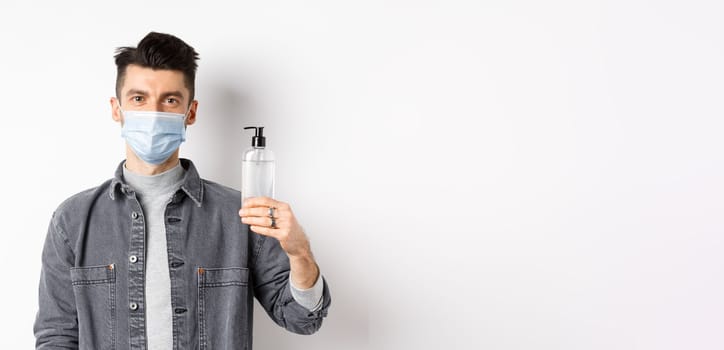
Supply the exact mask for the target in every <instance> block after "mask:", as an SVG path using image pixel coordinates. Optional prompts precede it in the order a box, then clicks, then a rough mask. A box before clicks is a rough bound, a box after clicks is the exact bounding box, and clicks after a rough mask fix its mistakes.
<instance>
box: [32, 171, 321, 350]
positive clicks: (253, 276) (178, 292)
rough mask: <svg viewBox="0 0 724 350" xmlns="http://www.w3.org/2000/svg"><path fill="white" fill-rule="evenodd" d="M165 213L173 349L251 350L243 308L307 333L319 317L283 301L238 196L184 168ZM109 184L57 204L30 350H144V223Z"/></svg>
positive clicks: (248, 316) (269, 257) (280, 280)
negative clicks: (256, 307)
mask: <svg viewBox="0 0 724 350" xmlns="http://www.w3.org/2000/svg"><path fill="white" fill-rule="evenodd" d="M181 165H182V166H183V167H184V168H185V169H186V174H185V178H184V180H183V184H182V186H181V188H180V189H179V190H178V191H177V192H176V193H175V194H174V195H173V197H172V198H171V200H170V201H169V203H168V204H167V206H166V212H165V213H166V214H165V225H166V239H167V244H168V263H169V274H170V277H171V305H172V308H173V310H172V311H173V313H172V314H173V318H172V321H173V324H172V327H173V349H200V350H203V349H214V350H215V349H251V347H252V312H253V307H252V306H253V299H254V297H256V299H257V300H258V301H259V302H260V304H261V305H262V306H263V307H264V309H265V310H266V312H267V313H268V314H269V316H270V317H271V318H272V319H273V320H274V322H276V323H277V324H279V325H280V326H282V327H284V328H286V329H287V330H289V331H291V332H294V333H299V334H311V333H314V332H315V331H317V330H318V329H319V327H320V326H321V325H322V318H323V317H325V316H326V315H327V309H328V308H329V305H330V294H329V289H328V287H327V284H326V281H325V282H324V296H323V302H322V305H323V306H322V308H321V309H319V310H318V311H314V312H310V311H309V310H307V309H306V308H304V307H303V306H301V305H299V304H298V303H297V302H296V301H295V300H294V298H293V297H292V294H291V291H290V286H289V260H288V257H287V255H286V253H285V252H284V251H283V250H282V249H281V247H280V245H279V242H278V241H277V240H276V239H274V238H271V237H266V236H262V235H258V234H256V233H254V232H252V231H250V230H249V227H248V226H247V225H245V224H243V223H241V220H240V218H239V215H238V210H239V207H240V200H241V196H240V193H239V192H238V191H235V190H233V189H230V188H227V187H224V186H222V185H219V184H216V183H213V182H210V181H207V180H203V179H201V178H200V177H199V174H198V173H197V171H196V168H195V167H194V165H193V163H192V162H191V161H189V160H186V159H181ZM122 166H123V163H121V165H119V167H118V169H117V170H116V174H115V177H114V178H113V179H111V180H108V181H106V182H105V183H103V184H102V185H100V186H99V187H96V188H93V189H90V190H87V191H84V192H81V193H79V194H77V195H75V196H73V197H71V198H69V199H67V200H66V201H65V202H63V203H62V204H61V205H60V206H59V207H58V209H57V210H56V211H55V213H54V214H53V218H52V219H51V222H50V226H49V228H48V234H47V238H46V241H45V246H44V248H43V254H42V271H41V274H40V293H39V310H38V313H37V317H36V320H35V325H34V331H35V337H36V348H37V349H93V350H100V349H146V325H145V312H146V311H145V310H146V309H145V305H144V271H145V267H144V262H145V258H144V256H145V250H146V249H145V244H146V243H145V229H146V228H145V219H144V216H143V210H141V205H140V203H139V200H138V199H137V197H136V194H135V193H134V192H133V190H132V189H131V188H130V187H129V186H128V185H127V184H126V183H125V182H124V180H123V169H122Z"/></svg>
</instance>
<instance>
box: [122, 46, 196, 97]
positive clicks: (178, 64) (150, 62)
mask: <svg viewBox="0 0 724 350" xmlns="http://www.w3.org/2000/svg"><path fill="white" fill-rule="evenodd" d="M115 58H116V66H117V67H118V73H117V74H116V97H117V98H118V99H120V98H121V87H122V86H123V80H124V78H125V77H126V67H128V65H130V64H135V65H138V66H141V67H145V68H151V69H154V70H156V69H168V70H176V71H181V72H182V73H183V74H184V83H185V84H186V88H188V89H189V92H190V93H191V96H190V98H189V101H188V102H189V103H191V101H193V99H194V83H195V80H196V67H198V65H197V64H196V60H198V59H199V54H198V53H197V52H196V51H195V50H194V48H193V47H191V46H189V45H188V44H186V43H185V42H183V40H181V39H179V38H177V37H175V36H173V35H170V34H163V33H156V32H150V33H148V34H147V35H146V36H145V37H144V38H143V39H141V41H140V42H139V43H138V47H128V46H125V47H119V48H117V49H116V56H115Z"/></svg>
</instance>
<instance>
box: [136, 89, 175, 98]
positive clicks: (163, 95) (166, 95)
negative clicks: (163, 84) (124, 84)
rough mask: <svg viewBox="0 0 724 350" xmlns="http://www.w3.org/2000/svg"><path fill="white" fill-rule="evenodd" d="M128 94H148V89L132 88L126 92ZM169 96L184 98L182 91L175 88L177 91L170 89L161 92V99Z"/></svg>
mask: <svg viewBox="0 0 724 350" xmlns="http://www.w3.org/2000/svg"><path fill="white" fill-rule="evenodd" d="M126 95H129V96H133V95H141V96H148V92H147V91H143V90H138V89H131V90H128V92H126ZM167 97H180V98H182V99H183V98H184V95H183V93H181V91H178V90H175V91H168V92H164V93H162V94H161V99H164V98H167Z"/></svg>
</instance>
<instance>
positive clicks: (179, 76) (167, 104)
mask: <svg viewBox="0 0 724 350" xmlns="http://www.w3.org/2000/svg"><path fill="white" fill-rule="evenodd" d="M120 95H121V96H120V100H119V99H116V98H111V107H112V109H113V120H115V121H118V122H121V123H122V121H123V116H122V115H121V113H120V110H119V109H118V107H119V104H120V108H122V109H123V110H124V111H160V112H171V113H181V114H186V112H187V111H188V112H189V113H188V117H187V121H186V125H190V124H193V123H194V121H195V117H196V105H197V102H196V101H189V98H190V92H189V89H188V88H186V84H185V83H184V75H183V73H182V72H180V71H175V70H165V69H158V70H153V69H151V68H145V67H141V66H137V65H129V66H128V67H126V76H125V78H124V79H123V86H122V87H121V91H120ZM189 103H190V104H191V105H190V106H189ZM189 109H190V110H189Z"/></svg>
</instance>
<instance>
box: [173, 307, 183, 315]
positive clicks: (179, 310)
mask: <svg viewBox="0 0 724 350" xmlns="http://www.w3.org/2000/svg"><path fill="white" fill-rule="evenodd" d="M174 312H176V313H177V314H182V313H184V312H186V309H185V308H182V307H177V308H176V309H175V310H174Z"/></svg>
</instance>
